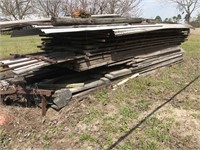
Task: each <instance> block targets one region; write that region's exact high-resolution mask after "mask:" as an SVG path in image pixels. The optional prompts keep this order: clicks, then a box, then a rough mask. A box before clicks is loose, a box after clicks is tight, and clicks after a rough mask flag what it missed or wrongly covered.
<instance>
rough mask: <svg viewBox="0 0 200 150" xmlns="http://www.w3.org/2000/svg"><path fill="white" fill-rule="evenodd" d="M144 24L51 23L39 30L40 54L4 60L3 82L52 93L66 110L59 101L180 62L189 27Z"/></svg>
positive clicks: (75, 20)
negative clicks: (30, 86)
mask: <svg viewBox="0 0 200 150" xmlns="http://www.w3.org/2000/svg"><path fill="white" fill-rule="evenodd" d="M142 21H143V19H133V18H129V19H127V18H122V17H119V16H114V18H113V16H107V17H106V18H105V16H104V17H101V16H97V17H96V18H54V19H53V20H52V24H53V25H54V27H53V28H50V29H41V34H40V36H41V37H42V38H41V40H42V44H41V45H39V46H38V47H40V48H41V50H43V52H41V53H35V54H29V55H20V54H17V55H16V54H15V55H14V56H13V58H10V59H4V60H2V61H1V63H2V64H3V67H4V69H3V70H2V71H1V73H2V75H1V79H2V80H5V81H8V82H9V83H12V84H19V83H20V84H21V83H23V85H24V84H25V85H32V88H35V87H37V88H39V89H48V90H55V94H54V95H53V97H54V100H53V103H54V104H56V105H57V106H56V107H57V108H61V107H63V105H66V102H65V103H64V104H60V101H62V102H63V101H65V100H64V99H63V97H69V98H67V100H69V99H71V98H72V96H75V95H77V94H78V95H80V94H81V93H84V92H87V91H90V90H91V89H95V88H97V87H99V86H102V85H106V84H107V83H111V81H114V80H117V79H121V78H123V77H125V76H130V75H132V74H134V75H140V74H144V73H147V72H149V71H152V70H155V69H158V68H161V67H164V66H168V65H171V64H175V63H179V62H181V61H182V60H183V50H182V49H181V48H180V45H181V43H182V42H184V41H185V40H186V38H187V36H188V34H189V28H188V27H186V26H184V25H178V24H171V25H168V24H146V23H145V24H144V23H142ZM63 89H64V90H65V92H63ZM66 90H67V92H66ZM61 93H65V95H62V94H61ZM60 95H61V96H60ZM54 107H55V105H54Z"/></svg>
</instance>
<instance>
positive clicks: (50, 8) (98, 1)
mask: <svg viewBox="0 0 200 150" xmlns="http://www.w3.org/2000/svg"><path fill="white" fill-rule="evenodd" d="M141 2H142V0H0V12H1V13H2V14H3V15H4V16H5V17H6V18H9V19H10V20H19V19H25V18H27V17H31V16H35V17H57V16H68V15H70V14H71V12H72V11H73V10H74V9H78V8H81V9H84V10H87V11H88V12H89V13H90V14H92V15H93V14H114V13H115V14H120V15H122V16H129V15H133V16H138V15H139V14H140V12H141V9H140V8H141V7H140V4H141Z"/></svg>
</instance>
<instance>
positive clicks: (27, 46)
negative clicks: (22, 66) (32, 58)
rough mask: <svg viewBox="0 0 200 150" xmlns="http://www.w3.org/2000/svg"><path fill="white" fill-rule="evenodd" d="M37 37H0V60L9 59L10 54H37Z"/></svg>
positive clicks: (38, 38)
mask: <svg viewBox="0 0 200 150" xmlns="http://www.w3.org/2000/svg"><path fill="white" fill-rule="evenodd" d="M40 43H41V41H40V37H39V36H27V37H16V38H11V37H10V35H0V58H5V57H9V56H10V54H26V53H33V52H38V51H39V49H38V48H37V46H38V45H40Z"/></svg>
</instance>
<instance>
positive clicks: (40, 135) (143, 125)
mask: <svg viewBox="0 0 200 150" xmlns="http://www.w3.org/2000/svg"><path fill="white" fill-rule="evenodd" d="M6 38H7V37H1V39H6ZM35 38H36V39H37V37H33V41H35V42H33V43H34V44H37V43H40V42H38V41H37V40H35ZM22 40H23V39H22ZM16 41H17V43H21V41H20V40H16ZM25 41H26V40H25ZM1 42H2V41H1ZM13 42H14V41H13ZM14 43H15V42H14ZM33 43H32V44H33ZM7 45H8V46H10V44H7ZM14 45H15V44H14ZM28 46H30V45H29V44H28ZM19 47H20V46H19ZM182 47H183V48H184V49H185V57H184V62H183V63H181V64H177V65H173V66H171V67H167V68H164V69H160V70H159V71H156V72H154V73H153V74H151V75H149V76H146V77H139V78H136V79H133V80H131V81H130V82H128V83H127V84H125V85H123V86H121V87H120V88H118V89H117V90H116V91H112V89H111V88H110V87H107V88H104V89H102V90H101V91H98V92H96V93H94V94H92V95H90V96H88V97H87V98H85V99H84V100H83V101H81V102H75V103H73V104H72V105H70V106H68V107H65V108H64V109H62V110H61V111H59V112H55V111H54V110H51V109H49V110H48V112H47V115H46V117H41V116H40V115H41V112H40V110H39V109H35V108H33V109H31V108H19V107H6V108H3V106H0V107H1V108H0V112H1V111H2V112H6V113H8V114H10V115H11V117H12V118H14V119H13V122H12V123H11V124H10V125H8V126H2V127H0V144H1V145H2V146H0V147H4V148H6V149H31V148H33V149H59V150H60V149H61V150H62V149H63V150H64V149H69V150H72V149H73V150H76V149H77V150H80V149H82V150H93V149H94V150H102V149H111V148H113V149H117V150H133V149H134V150H135V149H138V150H159V149H160V150H163V149H166V150H168V149H173V150H174V149H181V150H188V149H192V150H193V149H194V150H197V149H200V88H199V87H200V79H197V80H195V81H194V83H192V84H191V85H190V86H189V87H187V88H186V89H184V90H183V91H182V92H180V93H179V94H178V95H176V96H175V97H174V99H172V100H170V98H172V97H173V96H174V95H175V94H176V93H177V92H178V91H180V90H181V89H183V88H184V87H185V86H187V85H188V84H189V83H190V82H191V81H192V80H194V79H195V78H196V77H197V76H199V75H200V36H199V35H191V36H190V37H189V40H188V41H187V42H185V43H184V44H183V45H182ZM5 49H6V50H8V49H9V48H8V49H7V47H6V46H5V44H4V50H5ZM27 49H31V46H30V47H29V48H27ZM1 50H2V49H1ZM12 50H14V49H12ZM32 50H33V49H32ZM36 51H37V49H36ZM7 54H9V52H7ZM7 54H5V56H6V55H7ZM22 147H23V148H22ZM0 149H1V148H0Z"/></svg>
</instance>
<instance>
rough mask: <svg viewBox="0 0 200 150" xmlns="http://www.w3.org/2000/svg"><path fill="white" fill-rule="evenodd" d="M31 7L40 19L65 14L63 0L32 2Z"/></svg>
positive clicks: (36, 0)
mask: <svg viewBox="0 0 200 150" xmlns="http://www.w3.org/2000/svg"><path fill="white" fill-rule="evenodd" d="M32 5H34V10H35V12H37V14H38V15H39V16H42V17H57V16H60V15H63V14H64V13H65V9H64V2H63V0H34V1H33V3H32Z"/></svg>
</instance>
